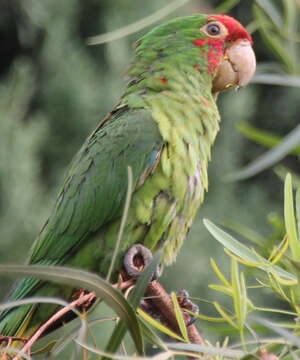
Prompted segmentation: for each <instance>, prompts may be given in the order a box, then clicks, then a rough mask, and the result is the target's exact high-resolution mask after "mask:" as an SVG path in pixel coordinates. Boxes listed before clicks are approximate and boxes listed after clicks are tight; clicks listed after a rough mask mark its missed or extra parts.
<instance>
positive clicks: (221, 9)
mask: <svg viewBox="0 0 300 360" xmlns="http://www.w3.org/2000/svg"><path fill="white" fill-rule="evenodd" d="M239 2H240V0H226V1H223V2H222V4H220V5H219V6H217V8H216V12H217V13H219V14H225V13H227V12H228V11H229V10H231V9H232V8H234V7H235V6H236V5H237V4H238V3H239Z"/></svg>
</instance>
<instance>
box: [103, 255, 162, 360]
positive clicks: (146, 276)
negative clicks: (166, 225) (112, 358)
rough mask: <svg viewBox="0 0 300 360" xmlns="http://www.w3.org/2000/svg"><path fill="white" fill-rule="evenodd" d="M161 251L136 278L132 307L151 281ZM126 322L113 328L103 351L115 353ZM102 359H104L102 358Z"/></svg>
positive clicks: (138, 300)
mask: <svg viewBox="0 0 300 360" xmlns="http://www.w3.org/2000/svg"><path fill="white" fill-rule="evenodd" d="M160 256H161V253H160V252H159V253H157V254H156V255H155V257H154V258H153V260H152V262H151V263H150V264H149V265H148V266H147V267H146V269H145V270H144V271H143V272H142V273H141V275H140V276H139V278H138V281H137V284H136V286H135V288H134V289H133V291H132V294H131V296H130V300H129V302H130V303H131V305H132V306H133V308H137V307H138V305H139V304H140V301H141V298H142V296H143V295H144V293H145V290H146V288H147V286H148V284H149V282H150V281H151V278H152V277H153V274H154V271H155V270H156V267H157V266H158V263H159V260H160ZM127 328H128V326H127V324H126V322H125V321H120V322H119V323H118V324H117V326H116V328H115V330H114V331H113V333H112V335H111V337H110V340H109V342H108V345H107V346H106V349H105V351H106V352H107V353H115V352H116V351H117V350H118V348H119V346H120V345H121V342H122V340H123V338H124V336H125V334H126V331H127ZM103 360H104V359H103Z"/></svg>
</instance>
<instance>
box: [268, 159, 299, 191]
mask: <svg viewBox="0 0 300 360" xmlns="http://www.w3.org/2000/svg"><path fill="white" fill-rule="evenodd" d="M274 172H275V174H276V175H277V176H278V177H279V179H280V180H282V181H283V182H284V181H285V178H286V176H287V174H288V173H290V174H291V175H292V178H293V184H292V185H293V188H294V189H295V190H297V189H299V188H300V176H299V175H298V174H297V173H295V171H292V170H291V169H289V168H287V167H285V166H283V165H277V166H275V167H274Z"/></svg>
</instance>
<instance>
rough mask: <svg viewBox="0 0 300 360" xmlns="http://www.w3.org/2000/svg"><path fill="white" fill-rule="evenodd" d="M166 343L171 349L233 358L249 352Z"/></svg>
mask: <svg viewBox="0 0 300 360" xmlns="http://www.w3.org/2000/svg"><path fill="white" fill-rule="evenodd" d="M165 345H167V347H168V348H169V349H173V350H180V351H192V352H196V353H203V354H207V355H221V356H225V357H228V358H233V359H239V358H241V357H242V356H245V355H246V354H247V353H246V352H244V351H241V350H230V349H220V348H218V347H214V346H208V345H196V344H186V343H182V344H178V343H165ZM202 357H203V355H202Z"/></svg>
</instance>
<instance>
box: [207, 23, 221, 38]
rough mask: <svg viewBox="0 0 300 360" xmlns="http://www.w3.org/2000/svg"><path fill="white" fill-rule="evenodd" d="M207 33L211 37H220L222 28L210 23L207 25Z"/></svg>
mask: <svg viewBox="0 0 300 360" xmlns="http://www.w3.org/2000/svg"><path fill="white" fill-rule="evenodd" d="M206 32H207V34H208V35H210V36H219V35H220V34H221V28H220V26H219V24H216V23H210V24H207V25H206Z"/></svg>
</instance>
